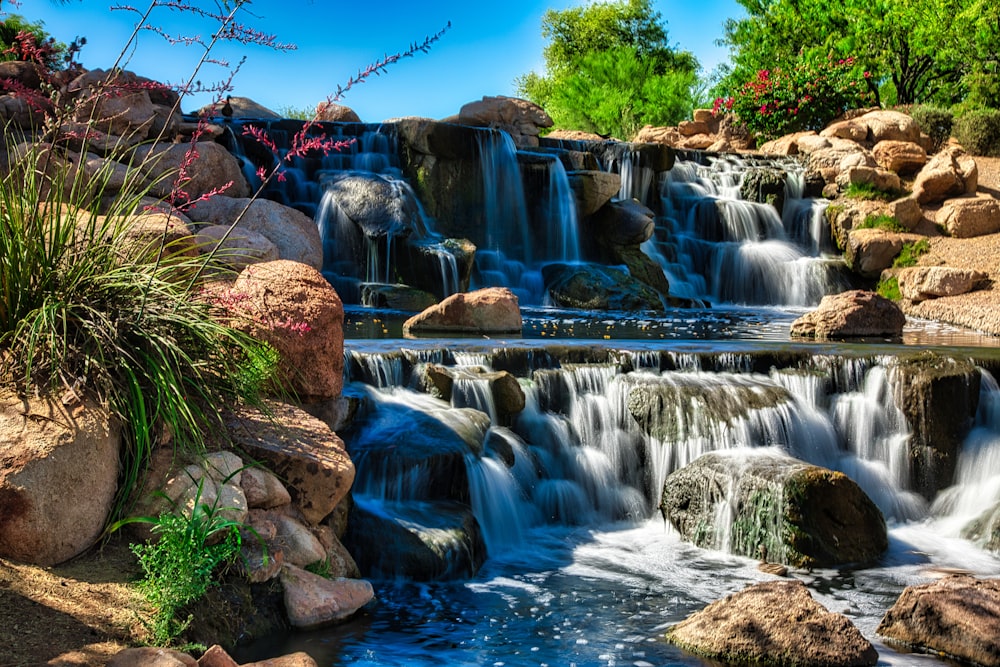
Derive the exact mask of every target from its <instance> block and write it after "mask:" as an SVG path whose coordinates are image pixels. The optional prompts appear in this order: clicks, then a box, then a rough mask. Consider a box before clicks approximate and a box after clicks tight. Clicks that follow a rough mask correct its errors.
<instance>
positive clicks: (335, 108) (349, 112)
mask: <svg viewBox="0 0 1000 667" xmlns="http://www.w3.org/2000/svg"><path fill="white" fill-rule="evenodd" d="M316 120H319V121H323V122H324V123H360V122H361V117H360V116H358V114H357V112H355V111H354V109H352V108H351V107H347V106H344V105H343V104H335V103H334V102H320V103H319V104H317V105H316Z"/></svg>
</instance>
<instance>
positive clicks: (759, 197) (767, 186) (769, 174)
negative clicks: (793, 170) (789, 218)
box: [740, 167, 788, 215]
mask: <svg viewBox="0 0 1000 667" xmlns="http://www.w3.org/2000/svg"><path fill="white" fill-rule="evenodd" d="M787 180H788V174H787V173H786V172H785V171H783V170H781V169H774V168H764V167H754V168H751V169H748V170H747V172H746V173H745V174H744V175H743V182H742V183H741V184H740V197H742V198H743V199H746V200H747V201H753V202H758V203H760V204H770V205H771V206H773V207H774V208H775V209H776V210H777V211H778V215H781V212H782V211H783V210H784V208H785V182H786V181H787Z"/></svg>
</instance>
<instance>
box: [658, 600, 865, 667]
mask: <svg viewBox="0 0 1000 667" xmlns="http://www.w3.org/2000/svg"><path fill="white" fill-rule="evenodd" d="M666 638H667V640H668V641H670V642H672V643H674V644H676V645H678V646H680V647H681V648H683V649H685V650H687V651H691V652H693V653H697V654H699V655H702V656H705V657H707V658H709V659H711V660H720V661H723V662H725V663H727V664H728V663H732V664H737V663H738V664H747V663H752V664H755V665H781V666H785V667H791V666H795V667H835V666H843V667H861V666H862V665H875V664H876V663H877V662H878V653H877V652H876V651H875V649H874V648H873V647H872V645H871V643H870V642H869V641H868V640H867V639H865V638H864V637H863V636H862V635H861V632H860V631H859V630H858V629H857V628H856V627H855V626H854V625H853V624H852V623H851V621H850V620H848V618H847V617H846V616H844V615H842V614H836V613H833V612H829V611H827V610H826V609H824V608H823V606H822V605H820V604H819V603H818V602H816V601H815V600H813V599H812V596H811V595H809V591H808V590H807V589H806V587H805V585H804V584H802V583H801V582H799V581H768V582H764V583H761V584H756V585H754V586H750V587H748V588H746V589H745V590H743V591H740V592H739V593H735V594H733V595H730V596H729V597H726V598H724V599H722V600H719V601H716V602H713V603H712V604H710V605H709V606H708V607H706V608H705V609H703V610H701V611H699V612H696V613H694V614H692V615H691V616H689V617H688V618H687V619H685V620H683V621H681V622H680V623H678V624H677V625H674V626H673V627H671V628H670V629H669V630H668V631H667V635H666Z"/></svg>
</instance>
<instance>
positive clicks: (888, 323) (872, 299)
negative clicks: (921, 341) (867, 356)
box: [791, 290, 906, 338]
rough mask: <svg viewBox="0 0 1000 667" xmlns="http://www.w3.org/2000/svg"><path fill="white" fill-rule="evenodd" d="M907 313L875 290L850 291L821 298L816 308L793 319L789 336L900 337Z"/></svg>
mask: <svg viewBox="0 0 1000 667" xmlns="http://www.w3.org/2000/svg"><path fill="white" fill-rule="evenodd" d="M904 324H906V316H905V315H904V314H903V311H902V310H900V308H899V306H897V305H896V304H895V303H893V302H892V301H890V300H889V299H886V298H885V297H882V296H879V295H878V294H876V293H875V292H869V291H865V290H851V291H848V292H841V293H840V294H833V295H830V296H825V297H823V300H822V301H820V303H819V307H818V308H817V309H816V310H814V311H812V312H809V313H806V314H805V315H803V316H802V317H800V318H799V319H797V320H795V321H794V322H792V328H791V335H792V337H793V338H794V337H796V336H799V337H806V338H849V337H855V336H899V335H901V334H902V333H903V325H904Z"/></svg>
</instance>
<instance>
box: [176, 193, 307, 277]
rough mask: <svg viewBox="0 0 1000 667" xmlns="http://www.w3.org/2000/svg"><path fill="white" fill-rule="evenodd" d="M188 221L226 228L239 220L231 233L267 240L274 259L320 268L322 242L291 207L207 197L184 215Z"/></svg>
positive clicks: (299, 212)
mask: <svg viewBox="0 0 1000 667" xmlns="http://www.w3.org/2000/svg"><path fill="white" fill-rule="evenodd" d="M188 216H189V217H190V218H191V219H192V220H196V221H198V222H207V223H210V224H211V225H222V226H224V227H227V228H228V227H229V226H231V225H232V224H233V222H235V221H236V219H237V218H239V223H238V224H237V225H236V228H235V231H247V232H253V233H256V234H260V235H262V236H264V237H265V238H267V239H268V240H269V241H270V242H271V243H273V244H274V245H275V247H276V248H277V249H278V258H279V259H287V260H292V261H295V262H302V263H303V264H308V265H309V266H311V267H312V268H314V269H316V270H317V271H319V270H321V269H322V268H323V243H322V241H321V240H320V237H319V230H318V229H317V228H316V223H314V222H313V221H312V219H311V218H310V217H309V216H308V215H306V214H305V213H302V212H301V211H298V210H296V209H294V208H291V207H288V206H284V205H282V204H279V203H278V202H275V201H271V200H269V199H253V200H251V199H249V198H246V197H239V198H237V197H227V196H223V195H220V196H216V197H211V198H210V199H208V200H207V201H202V202H198V204H196V205H195V206H193V207H192V208H191V209H190V211H189V212H188Z"/></svg>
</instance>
